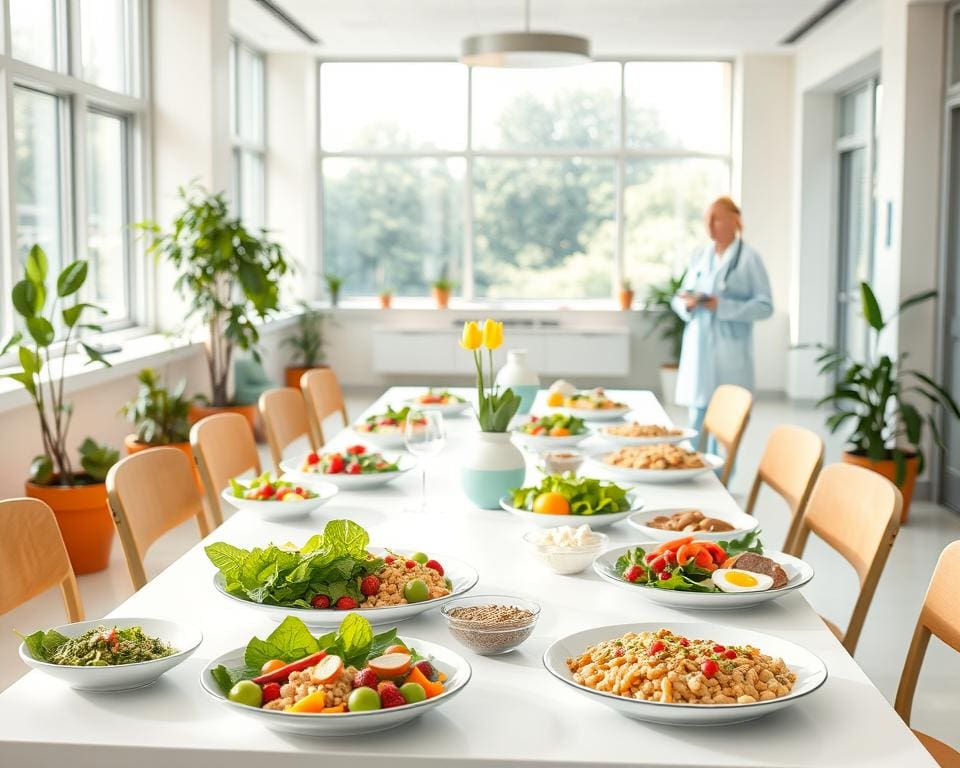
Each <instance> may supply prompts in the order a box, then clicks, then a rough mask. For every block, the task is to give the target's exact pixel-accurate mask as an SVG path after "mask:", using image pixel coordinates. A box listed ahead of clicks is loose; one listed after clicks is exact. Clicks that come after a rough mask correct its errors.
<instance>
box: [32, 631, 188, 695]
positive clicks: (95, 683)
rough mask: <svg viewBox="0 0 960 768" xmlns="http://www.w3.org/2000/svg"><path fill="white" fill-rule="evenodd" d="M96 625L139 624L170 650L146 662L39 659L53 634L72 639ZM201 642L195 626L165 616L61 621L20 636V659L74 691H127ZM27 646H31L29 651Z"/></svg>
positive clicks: (180, 659)
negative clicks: (42, 630)
mask: <svg viewBox="0 0 960 768" xmlns="http://www.w3.org/2000/svg"><path fill="white" fill-rule="evenodd" d="M100 627H103V628H106V629H107V630H108V632H109V631H110V630H112V629H114V628H115V629H117V630H124V629H131V628H136V627H139V628H140V629H141V630H142V631H143V634H145V635H147V636H148V637H150V638H156V639H158V640H161V641H163V642H164V643H166V644H167V645H169V646H170V648H172V649H173V650H174V653H171V654H170V655H168V656H164V657H162V658H156V659H151V660H149V661H139V662H134V663H118V664H107V665H103V666H72V665H68V664H55V663H52V662H51V661H49V660H48V659H45V658H42V657H43V656H44V655H46V654H45V653H44V647H46V649H47V650H49V649H51V648H52V647H53V645H54V644H55V643H54V641H53V638H54V637H57V638H58V639H59V640H61V641H62V640H66V639H73V638H77V637H80V636H81V635H84V634H85V633H88V632H90V631H91V630H95V629H98V628H100ZM58 636H59V637H58ZM202 641H203V634H202V633H201V632H200V630H199V629H196V628H195V627H190V626H187V625H185V624H179V623H177V622H173V621H167V620H165V619H153V618H108V619H95V620H92V621H78V622H76V623H74V624H64V625H61V626H59V627H54V628H53V629H52V630H50V631H49V632H46V633H36V632H35V633H34V634H33V635H30V636H28V637H27V638H24V642H22V643H21V644H20V658H21V659H22V660H23V663H24V664H26V665H27V666H29V667H33V668H34V669H37V670H40V671H41V672H43V673H44V674H46V675H50V677H54V678H56V679H58V680H62V681H63V682H65V683H66V684H67V685H69V686H70V687H71V688H74V689H76V690H78V691H127V690H131V689H134V688H142V687H144V686H146V685H150V684H152V683H155V682H156V681H157V680H158V679H159V678H160V676H161V675H162V674H164V673H165V672H169V671H170V670H171V669H173V668H174V667H176V666H177V665H178V664H180V663H182V662H184V661H186V660H187V659H188V658H189V657H190V656H191V654H193V652H194V651H195V650H197V648H198V647H199V645H200V643H201V642H202ZM30 646H33V650H31V648H30ZM48 658H49V656H48Z"/></svg>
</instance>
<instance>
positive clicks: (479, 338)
mask: <svg viewBox="0 0 960 768" xmlns="http://www.w3.org/2000/svg"><path fill="white" fill-rule="evenodd" d="M482 343H483V333H482V332H481V331H480V326H479V325H477V323H476V322H475V321H473V320H471V321H470V322H468V323H464V324H463V336H462V337H461V338H460V346H461V347H463V348H464V349H471V350H472V349H478V348H479V347H480V345H481V344H482Z"/></svg>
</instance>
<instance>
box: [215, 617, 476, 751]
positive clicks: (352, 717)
mask: <svg viewBox="0 0 960 768" xmlns="http://www.w3.org/2000/svg"><path fill="white" fill-rule="evenodd" d="M264 646H267V647H269V648H270V652H269V653H268V652H266V651H264V650H263V648H264ZM304 652H306V653H308V654H309V656H307V657H306V658H304V657H303V654H304ZM271 654H274V655H273V658H270V656H271ZM404 656H406V659H404V658H403V657H404ZM390 657H400V662H401V663H402V664H403V665H404V666H405V667H407V669H408V670H409V671H407V669H403V667H400V668H398V669H394V670H392V671H388V670H384V669H382V668H380V667H379V666H377V665H378V661H379V662H384V663H392V664H396V659H390ZM275 659H276V660H277V661H274V660H275ZM261 660H266V664H271V663H273V664H276V663H278V662H280V663H283V664H284V665H285V666H282V667H280V668H279V669H277V670H276V671H275V672H273V673H267V674H261V671H262V670H261V669H258V668H256V666H255V667H254V668H253V669H247V667H248V665H249V664H250V663H251V662H256V663H259V662H260V661H261ZM312 660H316V663H315V664H312V665H310V666H304V665H305V664H309V663H310V662H311V661H312ZM414 660H422V661H424V662H426V664H427V666H426V667H422V666H419V664H420V663H419V661H418V662H417V666H410V662H411V661H414ZM324 662H326V667H322V666H321V664H322V663H324ZM327 667H332V668H333V670H334V671H333V674H334V675H336V677H335V678H334V679H333V680H332V681H331V682H329V683H323V684H319V685H318V686H314V687H317V688H318V691H322V692H323V696H322V698H324V699H325V698H326V697H327V695H332V694H333V691H334V690H336V688H337V684H338V683H339V684H340V685H341V686H344V687H345V686H346V685H347V684H348V683H349V679H350V677H351V675H353V676H354V679H357V678H360V675H359V674H358V673H360V672H362V673H365V674H366V673H370V672H371V670H373V669H374V668H376V670H377V671H376V672H375V673H373V674H372V678H373V679H379V680H382V681H389V682H392V683H393V686H392V691H390V692H389V693H386V692H378V691H377V690H376V689H373V688H372V687H369V686H372V685H373V684H374V683H372V682H371V683H367V684H365V685H362V686H361V685H353V686H351V687H350V688H348V690H351V693H354V692H355V691H356V690H359V689H360V688H365V689H366V690H365V691H363V693H362V695H361V694H356V695H350V696H348V697H347V701H346V702H342V703H341V704H339V705H335V706H331V707H322V704H323V703H329V702H321V706H320V707H317V706H311V702H310V701H307V699H309V698H310V696H306V697H302V698H301V699H298V700H297V701H296V702H294V703H293V704H292V705H287V704H286V703H285V702H284V700H282V699H279V700H277V699H276V698H274V699H272V700H273V701H277V702H278V704H279V706H278V705H277V704H276V703H275V704H271V703H269V702H268V703H267V704H266V705H264V704H263V701H264V698H266V694H267V691H268V690H269V689H270V688H271V687H272V689H273V690H272V691H271V693H270V694H269V695H270V696H272V697H277V696H279V695H280V694H279V693H278V691H279V690H282V688H281V686H286V685H287V680H288V679H289V675H290V674H292V673H293V672H297V671H298V670H300V669H304V670H305V671H306V672H307V673H308V674H309V675H310V676H311V678H313V677H314V676H315V675H316V674H323V675H324V677H325V678H326V677H327V676H328V675H329V674H330V673H326V672H323V673H321V672H320V670H322V669H326V668H327ZM418 667H419V668H420V669H422V668H426V669H428V670H430V671H431V672H432V673H433V675H432V676H433V677H435V678H436V682H432V681H429V680H428V679H427V678H426V677H425V676H423V674H422V673H421V672H419V669H418ZM288 669H291V670H293V672H289V673H288V672H287V670H288ZM351 670H356V671H355V672H351ZM400 670H402V671H400ZM398 672H399V674H397V673H398ZM471 675H472V670H471V668H470V664H469V662H467V660H466V659H464V658H463V657H462V656H460V655H459V654H458V653H455V652H454V651H451V650H449V649H448V648H446V647H444V646H442V645H440V644H438V643H433V642H429V641H427V640H420V639H417V638H413V637H402V638H401V637H398V636H397V633H396V630H395V629H391V630H389V631H387V632H382V633H380V634H377V635H374V634H373V630H372V628H371V627H370V625H369V623H368V622H366V621H364V620H363V619H361V618H360V617H358V616H357V615H356V614H349V615H348V616H347V617H346V618H345V619H344V620H343V622H342V623H341V624H340V627H339V629H338V631H337V632H336V633H335V634H334V633H332V632H331V633H329V634H328V635H324V636H322V637H317V638H315V637H313V636H312V635H311V634H310V631H309V629H308V628H307V627H305V626H304V625H303V624H302V623H301V622H299V621H298V620H296V619H292V618H291V619H287V620H285V621H284V623H283V624H282V625H281V626H279V627H277V629H276V630H275V631H274V632H273V633H272V634H271V635H270V636H269V637H267V638H266V640H259V639H258V638H253V639H252V640H251V641H250V643H249V644H248V645H247V647H246V648H236V649H234V650H232V651H228V652H227V653H224V654H222V655H221V656H218V657H217V658H215V659H214V660H213V661H211V662H210V663H209V664H208V665H207V666H206V667H205V668H204V669H203V671H202V672H201V673H200V686H201V688H202V689H203V691H204V693H206V694H207V696H209V697H210V698H212V699H213V700H214V701H216V702H218V703H219V704H221V705H222V706H224V707H227V708H229V710H230V711H232V712H233V713H234V714H237V715H239V716H241V717H247V718H249V719H250V720H251V721H257V722H258V723H259V724H260V725H262V726H263V727H265V728H269V729H271V730H274V731H279V732H281V733H292V734H298V735H302V736H319V737H331V736H355V735H358V734H364V733H374V732H376V731H384V730H387V729H388V728H394V727H396V726H399V725H403V724H404V723H408V722H410V721H411V720H413V719H415V718H417V717H420V716H421V715H423V714H425V713H427V712H429V711H430V710H432V709H435V708H437V707H440V706H443V705H444V704H446V703H447V702H448V701H450V699H452V698H453V697H454V696H456V695H457V694H458V693H460V691H462V690H463V688H464V687H465V686H466V685H467V683H469V682H470V678H471ZM258 680H259V681H269V682H259V683H258V682H256V681H258ZM411 680H417V681H419V682H416V683H413V684H412V685H411V684H410V681H411ZM359 682H366V681H364V680H362V678H361V679H360V680H359ZM271 684H272V685H271ZM421 684H422V685H421ZM241 685H242V687H245V688H246V690H244V691H242V692H240V693H239V694H238V693H237V691H238V690H239V688H238V687H235V686H241ZM390 687H391V686H390V685H389V684H387V688H390ZM411 687H413V688H414V689H415V690H416V689H419V691H417V692H416V695H409V691H408V689H409V688H411ZM257 688H259V689H260V692H259V694H258V693H257V691H256V689H257ZM425 689H428V690H425ZM367 691H369V692H367ZM400 691H407V693H404V694H401V693H400ZM251 692H252V697H253V699H252V701H250V702H244V701H243V699H244V697H245V696H246V695H251ZM421 692H422V693H421ZM315 694H316V692H315ZM315 694H314V695H315ZM408 695H409V700H408V699H407V696H408ZM389 696H392V697H394V700H393V701H390V702H389V705H388V706H385V705H383V704H381V703H380V701H379V699H382V700H383V701H384V703H386V702H387V698H388V697H389ZM398 696H399V697H400V698H399V699H397V698H396V697H398ZM421 696H423V698H421ZM361 700H365V706H366V707H367V708H362V705H361V704H359V703H357V702H360V701H361ZM370 700H372V701H373V702H374V703H370ZM287 701H289V699H287ZM288 706H289V708H287V707H288ZM298 706H299V708H298Z"/></svg>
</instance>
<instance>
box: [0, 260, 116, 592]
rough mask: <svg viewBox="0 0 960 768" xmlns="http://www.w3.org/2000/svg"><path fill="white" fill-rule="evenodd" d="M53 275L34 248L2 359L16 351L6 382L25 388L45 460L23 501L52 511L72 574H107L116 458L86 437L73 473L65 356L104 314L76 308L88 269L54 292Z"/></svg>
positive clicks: (66, 273)
mask: <svg viewBox="0 0 960 768" xmlns="http://www.w3.org/2000/svg"><path fill="white" fill-rule="evenodd" d="M48 270H49V267H48V264H47V257H46V254H45V253H44V252H43V249H42V248H40V247H39V246H37V245H35V246H33V248H31V249H30V253H29V254H28V256H27V261H26V264H25V269H24V277H23V279H22V280H21V281H20V282H18V283H17V284H16V285H14V286H13V290H12V291H11V299H12V303H13V307H14V309H15V310H16V312H17V314H19V315H20V317H21V318H22V326H23V328H24V331H17V332H16V333H14V334H13V336H12V337H11V338H10V339H9V341H7V343H6V344H5V345H4V347H3V349H2V350H0V355H3V354H5V353H6V352H8V351H9V350H11V349H13V348H14V347H16V348H17V352H18V358H19V361H20V370H17V371H14V372H13V373H6V374H3V376H4V377H6V378H10V379H14V380H15V381H18V382H19V383H20V384H21V385H22V386H23V388H24V389H25V390H26V392H27V394H28V395H29V396H30V399H31V400H32V401H33V405H34V408H35V409H36V411H37V417H38V419H39V426H40V439H41V441H42V443H43V453H42V454H40V455H39V456H37V457H35V458H34V460H33V462H32V464H31V466H30V479H29V480H28V481H27V483H26V494H27V496H32V497H34V498H37V499H41V500H43V501H45V502H46V503H47V504H49V505H50V507H51V508H52V509H53V511H54V514H55V515H56V517H57V523H58V525H59V526H60V531H61V533H62V534H63V540H64V543H65V544H66V546H67V551H68V552H69V553H70V560H71V562H72V563H73V568H74V570H75V571H76V572H77V573H91V572H93V571H99V570H102V569H104V568H106V567H107V563H108V562H109V559H110V546H111V544H112V543H113V530H114V529H113V520H112V519H111V517H110V511H109V508H108V507H107V491H106V487H105V486H104V483H103V481H104V478H105V477H106V476H107V472H108V471H109V469H110V467H111V466H113V464H114V463H115V462H116V461H117V459H118V458H119V453H117V451H115V450H113V449H111V448H109V447H107V446H104V445H100V444H98V443H96V442H95V441H94V440H92V439H91V438H89V437H88V438H86V439H85V440H84V441H83V443H82V444H81V445H80V448H79V455H80V469H78V468H77V467H76V466H75V465H74V463H73V460H72V458H71V456H70V446H69V443H68V439H67V438H68V434H69V431H70V421H71V419H72V417H73V403H71V402H70V401H69V400H67V399H66V396H65V392H64V379H65V372H66V361H67V355H68V354H69V353H70V352H71V351H72V350H73V347H74V345H75V344H76V342H77V336H78V335H79V334H80V333H81V331H83V330H94V331H96V330H99V326H97V325H96V324H95V323H91V322H88V321H87V317H88V316H89V314H90V313H92V312H102V311H103V310H101V309H100V308H99V307H97V306H94V305H93V304H88V303H86V302H82V301H78V300H77V297H78V294H79V292H80V289H81V288H82V287H83V284H84V283H85V282H86V279H87V262H85V261H74V262H71V263H70V264H68V265H67V266H66V267H65V268H64V269H63V271H62V272H61V273H60V274H59V276H58V277H57V280H56V284H55V285H53V286H49V288H50V289H52V290H48V285H47V274H48ZM58 331H59V335H60V337H61V338H59V339H58V338H57V336H58ZM78 346H79V347H80V349H82V350H83V352H84V353H85V355H86V357H87V358H88V362H97V363H101V364H102V365H107V366H109V363H108V362H107V361H106V360H105V359H104V358H103V356H102V355H101V354H100V353H99V352H98V351H97V350H95V349H94V348H93V347H91V346H89V345H87V344H85V343H84V342H83V341H80V342H79V344H78Z"/></svg>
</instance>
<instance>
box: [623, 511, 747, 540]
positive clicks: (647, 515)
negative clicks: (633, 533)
mask: <svg viewBox="0 0 960 768" xmlns="http://www.w3.org/2000/svg"><path fill="white" fill-rule="evenodd" d="M690 509H699V510H700V511H701V512H702V513H703V514H704V515H705V516H706V517H713V518H716V519H717V520H723V521H725V522H727V523H730V525H732V526H733V530H732V531H667V530H664V529H662V528H651V527H650V526H649V525H648V523H649V522H650V521H651V520H653V518H655V517H660V516H661V515H662V516H664V517H670V516H671V515H674V514H676V513H677V512H686V511H687V510H690ZM627 523H629V524H630V525H631V526H633V527H634V528H636V529H637V530H638V531H640V532H641V533H642V534H643V535H644V536H646V537H647V538H648V539H649V540H650V541H670V540H672V539H676V538H679V537H680V536H686V535H688V534H689V535H691V536H696V537H697V538H698V539H705V540H707V541H729V540H730V539H739V538H740V537H741V536H743V535H744V534H747V533H749V532H750V531H754V530H756V528H757V526H758V525H759V521H758V520H757V518H755V517H754V516H753V515H748V514H747V513H746V512H741V511H740V510H739V509H724V510H717V509H711V508H709V507H701V506H699V505H697V504H691V505H690V506H687V507H669V508H661V509H642V510H640V511H639V512H636V513H634V514H632V515H630V517H628V518H627Z"/></svg>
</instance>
